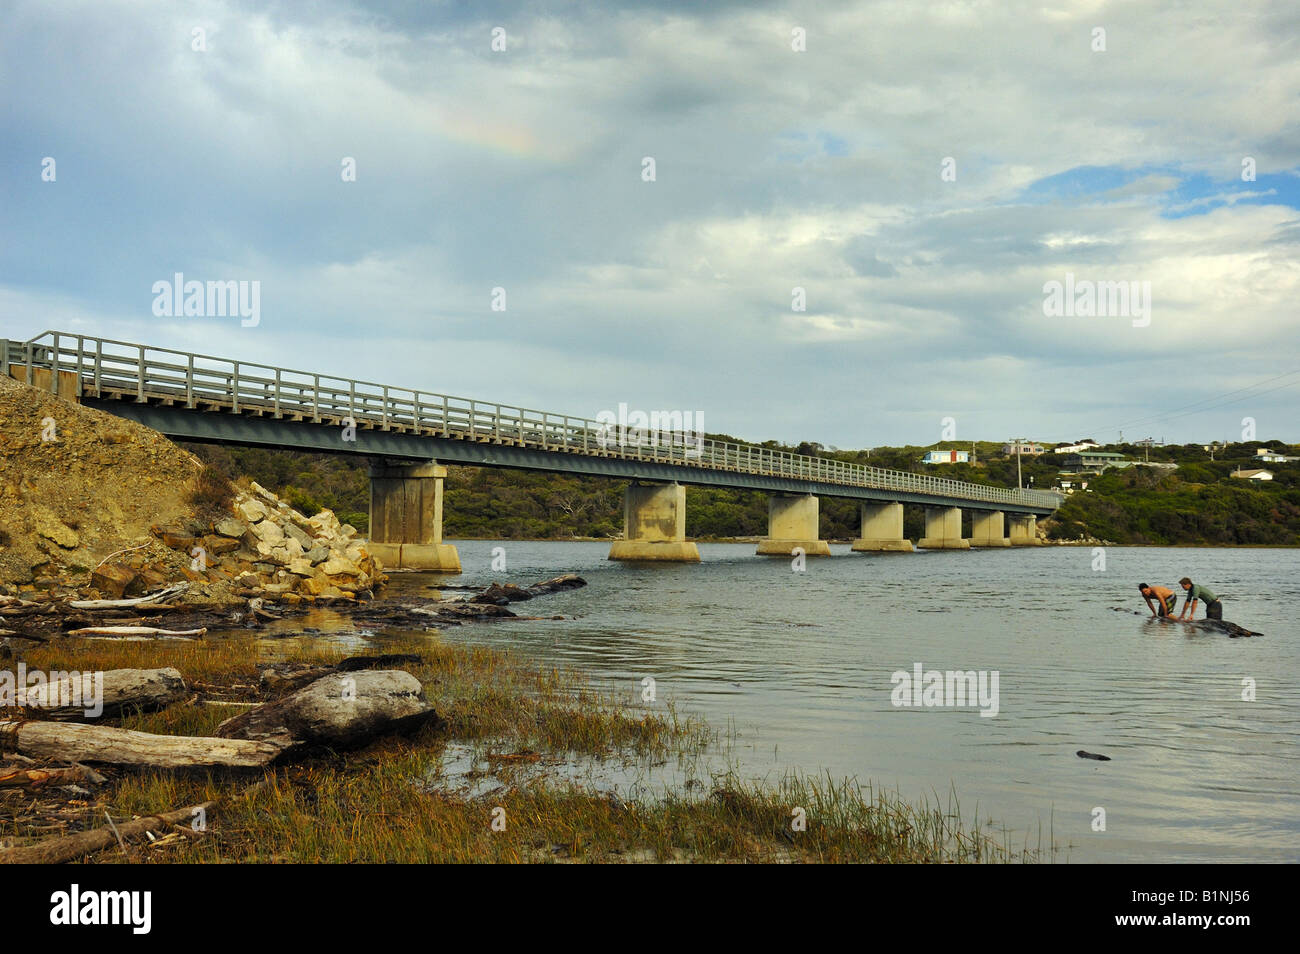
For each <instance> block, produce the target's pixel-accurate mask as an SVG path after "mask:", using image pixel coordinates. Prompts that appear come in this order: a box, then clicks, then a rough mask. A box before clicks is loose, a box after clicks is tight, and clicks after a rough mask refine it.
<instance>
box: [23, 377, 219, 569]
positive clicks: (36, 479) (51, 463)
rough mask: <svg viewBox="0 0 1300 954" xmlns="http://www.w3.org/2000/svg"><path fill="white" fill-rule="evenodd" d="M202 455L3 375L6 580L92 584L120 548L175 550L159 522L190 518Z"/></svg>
mask: <svg viewBox="0 0 1300 954" xmlns="http://www.w3.org/2000/svg"><path fill="white" fill-rule="evenodd" d="M201 469H202V466H201V465H200V463H199V461H198V460H196V459H195V458H194V457H193V456H192V455H190V454H188V453H186V452H185V451H183V450H181V449H180V448H179V447H177V446H176V445H175V444H173V443H172V442H171V441H169V440H167V438H165V437H163V436H162V435H161V434H159V433H157V432H156V431H151V430H149V429H148V428H147V427H143V426H141V425H139V424H135V423H134V422H131V421H127V420H123V419H122V418H118V417H114V416H112V415H111V414H105V413H103V412H102V411H96V410H92V409H90V408H86V407H81V406H79V405H75V404H70V403H68V402H66V401H62V400H59V399H58V398H56V397H54V396H53V395H52V394H49V393H48V392H45V391H41V390H38V389H36V388H31V387H28V386H27V385H26V384H22V383H19V382H17V381H14V380H12V379H10V378H6V377H0V585H3V584H9V585H10V586H11V587H12V586H14V585H16V586H18V587H35V588H38V589H55V588H60V587H63V588H75V589H80V588H83V587H88V586H89V585H90V574H91V571H92V570H93V569H94V568H95V567H96V566H97V565H99V564H100V563H101V561H104V560H106V559H107V558H110V556H111V555H112V554H113V553H114V551H117V550H122V549H124V548H128V547H138V548H139V549H138V550H133V551H131V553H130V554H123V555H122V556H123V557H126V558H128V559H129V558H130V557H135V558H136V562H138V563H139V565H140V566H141V567H143V566H145V565H146V564H147V563H148V562H150V561H152V560H156V559H160V558H161V559H166V557H167V555H168V554H172V551H171V550H169V549H168V548H167V547H166V546H164V545H163V544H162V543H161V542H160V541H157V540H156V539H154V538H153V536H152V535H151V534H150V532H149V529H150V527H151V526H153V525H155V524H158V523H170V522H175V521H179V520H183V519H186V518H188V517H190V516H191V515H192V509H193V508H192V507H191V505H190V503H189V498H190V495H191V494H192V492H193V491H194V489H195V481H196V478H197V476H198V474H199V472H200V470H201Z"/></svg>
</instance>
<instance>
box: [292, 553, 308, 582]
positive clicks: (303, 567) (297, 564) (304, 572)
mask: <svg viewBox="0 0 1300 954" xmlns="http://www.w3.org/2000/svg"><path fill="white" fill-rule="evenodd" d="M289 572H290V573H292V574H294V575H295V576H308V577H309V576H311V574H312V569H311V560H308V559H307V558H306V557H295V558H294V559H292V560H290V561H289Z"/></svg>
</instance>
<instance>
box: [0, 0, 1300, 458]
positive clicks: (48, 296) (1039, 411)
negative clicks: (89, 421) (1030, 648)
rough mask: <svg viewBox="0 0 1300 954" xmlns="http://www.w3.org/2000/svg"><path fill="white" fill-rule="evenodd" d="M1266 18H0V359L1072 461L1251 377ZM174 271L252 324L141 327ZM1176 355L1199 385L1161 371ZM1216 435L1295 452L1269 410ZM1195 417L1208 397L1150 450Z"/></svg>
mask: <svg viewBox="0 0 1300 954" xmlns="http://www.w3.org/2000/svg"><path fill="white" fill-rule="evenodd" d="M1298 20H1300V14H1297V13H1296V12H1295V11H1294V10H1291V9H1290V8H1287V7H1285V6H1281V5H1273V4H1267V3H1262V2H1261V3H1247V4H1245V5H1244V7H1243V6H1242V5H1240V4H1238V5H1231V6H1229V5H1211V6H1210V7H1208V8H1205V9H1203V10H1201V11H1200V12H1198V13H1197V14H1196V15H1195V16H1192V15H1190V14H1189V15H1173V14H1170V13H1169V12H1168V11H1167V10H1166V9H1163V8H1161V7H1159V6H1158V5H1155V4H1126V5H1123V6H1113V5H1109V4H1075V5H1072V6H1067V7H1064V8H1053V9H1052V10H1047V9H1045V8H1042V7H1041V6H1036V5H1033V4H1028V3H1011V4H1008V5H1005V6H1001V7H989V8H983V7H975V6H970V5H960V4H942V5H925V4H906V3H902V2H876V3H851V4H845V5H833V6H830V7H827V8H825V9H822V8H815V7H814V8H808V7H804V6H798V5H789V4H783V3H765V4H761V5H757V6H756V5H751V4H743V3H728V4H707V5H703V6H698V7H697V5H692V4H684V3H683V4H672V5H668V6H665V5H662V4H650V3H625V4H621V5H600V6H597V7H593V6H588V5H581V4H576V3H574V4H558V5H553V6H548V7H546V8H545V9H543V8H536V7H533V6H531V5H523V4H506V3H493V4H489V5H460V4H450V3H435V4H407V3H400V4H395V5H390V4H377V3H353V2H346V0H331V2H328V3H322V4H315V5H310V6H303V5H296V4H284V3H273V4H270V5H267V6H263V5H253V4H246V3H240V2H233V0H232V2H224V0H205V2H200V3H197V4H194V5H192V6H185V7H181V6H178V5H175V4H170V3H163V2H143V3H125V2H94V3H91V2H82V3H71V4H64V5H59V6H55V7H49V6H47V5H44V4H38V3H34V2H18V3H16V4H14V5H13V6H12V12H11V15H10V16H9V20H8V23H7V30H6V31H5V32H4V33H3V34H0V82H3V83H4V86H5V89H6V90H7V91H8V93H9V95H8V96H7V97H6V100H5V103H4V105H3V106H0V135H2V136H3V141H4V142H5V143H6V147H5V150H4V151H3V153H2V154H0V189H2V190H3V192H0V208H3V209H4V213H3V215H0V303H3V304H4V305H5V308H4V311H3V314H4V315H5V318H4V326H5V327H4V328H3V329H0V334H9V335H10V336H11V337H27V336H29V335H31V334H35V333H36V332H38V331H41V330H43V329H44V328H45V327H46V326H50V325H55V324H58V325H61V326H64V327H69V328H71V329H72V330H78V331H84V332H86V333H96V334H103V335H106V336H109V337H115V338H127V339H131V340H143V341H147V342H150V343H157V344H160V345H168V346H173V347H184V348H195V349H197V350H202V351H206V352H209V353H218V354H222V353H228V354H231V355H232V356H235V357H249V358H253V359H256V360H265V361H268V362H269V363H280V364H285V365H291V366H297V367H302V368H307V369H317V368H319V369H320V370H322V371H329V372H332V373H338V374H356V375H358V376H361V377H366V378H369V379H374V380H384V381H391V382H392V383H394V384H399V385H407V386H417V387H422V388H425V389H428V390H433V391H449V392H452V393H458V394H465V395H469V396H473V397H482V398H484V399H486V400H491V401H503V402H511V403H516V404H522V405H525V406H529V407H540V408H544V409H548V410H550V409H554V410H556V411H560V412H568V413H575V414H590V413H594V411H595V410H598V409H600V408H604V407H610V406H616V405H617V403H618V402H619V401H624V400H626V401H628V402H629V403H630V404H632V405H636V406H644V407H652V406H658V407H676V408H683V409H685V408H691V409H699V410H703V411H705V413H706V419H707V420H709V421H710V426H711V427H717V428H719V429H723V430H726V431H728V432H730V433H734V434H738V435H743V436H745V437H748V438H752V439H755V440H761V439H764V438H767V437H781V438H785V439H790V440H805V439H806V440H819V441H822V442H824V443H833V444H836V445H838V446H847V447H852V446H865V445H875V444H882V443H902V442H905V441H918V440H923V439H928V435H931V432H932V431H934V430H935V427H936V424H935V423H934V422H935V420H937V417H941V416H946V415H954V416H958V418H959V420H961V421H963V422H966V423H964V424H963V425H962V432H963V434H969V435H970V436H971V437H988V438H991V439H1000V438H1002V437H1005V436H1006V435H1007V434H1009V433H1011V432H1013V431H1014V432H1018V433H1030V434H1033V435H1034V436H1036V437H1037V438H1039V439H1051V438H1053V437H1063V436H1073V434H1074V433H1075V432H1079V433H1083V432H1085V431H1087V430H1089V428H1092V427H1094V426H1095V425H1098V424H1105V423H1107V421H1108V420H1112V419H1113V420H1123V419H1126V418H1132V417H1135V416H1138V414H1135V413H1132V412H1134V411H1138V412H1141V413H1142V414H1143V415H1149V414H1151V413H1158V412H1160V410H1161V409H1162V408H1164V407H1176V406H1181V405H1184V404H1188V403H1190V402H1191V401H1195V400H1198V399H1202V398H1205V397H1209V396H1211V395H1213V394H1215V393H1219V392H1220V391H1229V390H1232V389H1233V388H1235V387H1241V386H1244V385H1246V384H1249V383H1252V382H1253V381H1255V380H1260V379H1263V378H1266V377H1269V376H1270V374H1274V373H1277V372H1278V370H1286V369H1284V368H1279V365H1278V362H1279V361H1280V360H1282V356H1285V355H1288V354H1290V353H1292V352H1293V351H1294V348H1293V346H1292V343H1291V342H1292V341H1293V339H1294V331H1295V328H1294V318H1293V315H1294V307H1293V303H1294V302H1295V300H1296V299H1297V292H1300V274H1297V266H1296V264H1295V263H1296V262H1297V261H1300V255H1297V251H1300V248H1298V246H1300V214H1298V213H1297V208H1300V180H1298V179H1297V177H1296V171H1297V169H1300V133H1297V129H1296V127H1295V124H1294V123H1292V122H1290V121H1289V117H1290V116H1291V114H1292V113H1293V112H1294V111H1293V109H1291V104H1292V103H1293V101H1294V96H1295V93H1296V91H1297V89H1300V62H1297V61H1296V60H1295V58H1294V56H1293V55H1291V52H1292V51H1290V49H1289V46H1288V44H1287V42H1286V39H1285V38H1286V37H1289V36H1291V35H1294V34H1295V32H1296V28H1297V27H1300V22H1297V21H1298ZM1098 23H1103V24H1104V25H1105V27H1106V30H1107V44H1108V50H1107V52H1105V53H1094V52H1092V50H1091V48H1090V39H1091V30H1092V28H1093V27H1094V26H1096V25H1097V24H1098ZM496 26H501V27H502V28H503V29H505V31H506V36H507V45H506V49H505V50H504V51H502V52H494V51H493V50H492V48H491V44H490V40H491V30H492V29H493V28H494V27H496ZM199 27H201V28H203V29H204V30H205V36H206V41H207V49H206V52H199V51H196V50H194V49H193V48H192V41H193V30H194V29H195V28H199ZM794 27H800V28H803V29H804V30H805V31H806V35H807V50H806V52H795V51H794V50H792V49H791V44H790V39H791V30H792V28H794ZM1191 103H1194V104H1195V108H1194V109H1193V108H1189V105H1188V104H1191ZM45 156H52V157H54V158H56V160H57V164H58V165H57V168H58V177H57V180H56V181H55V182H43V181H42V180H41V178H40V170H41V165H40V163H41V159H42V158H43V157H45ZM1247 156H1249V157H1252V159H1253V160H1254V162H1255V163H1256V164H1257V166H1258V172H1259V175H1258V179H1257V181H1255V182H1243V181H1242V180H1241V178H1240V175H1241V171H1242V168H1243V166H1242V160H1243V157H1247ZM647 157H650V158H653V159H654V161H655V169H656V175H655V179H654V181H645V180H644V179H643V178H642V170H643V160H644V159H645V158H647ZM948 157H951V158H952V159H953V160H954V161H955V167H956V171H957V175H956V179H955V181H946V180H945V179H943V178H941V175H940V172H941V169H942V163H943V161H944V159H945V158H948ZM345 158H352V159H354V160H355V162H356V168H357V178H356V181H355V182H345V181H343V179H342V178H341V175H340V170H341V163H342V162H343V160H344V159H345ZM176 271H183V272H185V273H186V275H187V276H193V277H195V278H200V279H209V278H214V279H215V278H221V279H225V278H233V279H257V280H260V281H261V282H262V312H263V318H262V323H261V325H260V326H259V327H258V328H256V329H234V328H231V327H223V326H220V325H218V324H215V323H212V322H210V321H207V322H196V321H188V322H187V321H184V320H166V321H163V320H159V319H156V318H154V317H153V316H152V314H151V313H150V310H149V306H150V302H151V300H152V295H151V294H150V288H151V286H152V283H153V282H154V281H156V280H159V279H163V278H169V277H170V276H171V274H172V273H173V272H176ZM1066 272H1072V273H1074V274H1076V275H1078V276H1081V277H1090V278H1093V279H1094V280H1131V281H1150V282H1151V285H1152V290H1153V299H1154V305H1153V315H1152V323H1151V326H1150V327H1149V328H1145V329H1138V328H1133V327H1132V326H1131V325H1130V324H1127V323H1125V322H1119V321H1110V322H1102V321H1100V320H1094V321H1088V320H1083V319H1077V320H1063V319H1047V318H1045V316H1044V315H1043V313H1042V286H1043V284H1044V283H1045V282H1047V281H1051V280H1059V279H1061V278H1062V277H1063V275H1064V274H1065V273H1066ZM497 287H501V288H504V289H505V290H506V292H507V295H508V307H507V310H506V311H504V312H496V311H493V310H492V309H491V307H490V300H491V295H492V290H493V289H494V288H497ZM796 287H798V288H802V289H804V291H805V295H806V300H807V304H806V310H805V311H802V312H800V311H795V310H793V309H792V300H793V299H792V290H793V289H795V288H796ZM1206 342H1212V343H1213V347H1212V349H1210V351H1212V352H1213V354H1214V359H1213V360H1214V372H1215V373H1214V374H1212V375H1205V374H1189V373H1188V368H1189V367H1199V366H1200V363H1202V362H1206V361H1208V360H1210V357H1209V356H1210V351H1207V346H1206ZM1233 410H1234V412H1235V411H1236V408H1234V409H1233ZM1220 416H1221V415H1220ZM1254 416H1256V417H1257V418H1258V419H1259V420H1260V422H1261V423H1260V427H1261V431H1262V432H1263V431H1267V432H1268V435H1269V436H1274V435H1276V436H1282V437H1285V438H1287V439H1290V440H1297V439H1300V434H1297V433H1295V431H1294V428H1295V427H1297V426H1298V425H1297V423H1296V422H1297V420H1298V419H1300V418H1298V417H1297V415H1295V413H1294V403H1293V399H1292V398H1291V397H1290V395H1289V394H1288V393H1287V392H1282V393H1279V394H1275V395H1270V396H1269V397H1268V398H1267V399H1263V404H1262V406H1261V409H1259V410H1258V412H1257V413H1256V414H1255V415H1254ZM1270 421H1272V422H1274V424H1273V425H1272V426H1270V425H1269V424H1268V423H1266V422H1270ZM972 427H978V428H980V429H981V430H980V431H979V433H975V432H973V431H972V430H971V428H972ZM1288 428H1289V429H1291V430H1290V431H1289V432H1288ZM1206 429H1209V430H1210V431H1213V432H1214V433H1215V434H1219V433H1220V432H1221V431H1222V429H1223V428H1222V426H1221V421H1220V420H1219V418H1218V417H1216V415H1215V412H1207V413H1206V414H1205V415H1201V416H1189V417H1185V418H1180V419H1178V420H1177V422H1175V423H1171V428H1170V430H1171V433H1170V434H1169V435H1166V436H1169V437H1171V438H1172V437H1180V436H1181V437H1185V438H1187V439H1192V438H1194V437H1198V436H1200V435H1201V433H1202V431H1205V430H1206ZM1098 436H1099V437H1100V436H1102V435H1098Z"/></svg>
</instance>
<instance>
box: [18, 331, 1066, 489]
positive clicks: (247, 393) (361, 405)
mask: <svg viewBox="0 0 1300 954" xmlns="http://www.w3.org/2000/svg"><path fill="white" fill-rule="evenodd" d="M10 365H25V366H26V368H27V369H29V370H28V376H29V380H30V375H31V369H36V368H42V369H48V370H51V371H61V372H65V375H66V376H65V375H60V374H51V375H50V380H51V384H50V389H51V390H52V391H54V392H55V393H58V390H59V388H60V387H67V386H72V387H74V388H75V389H76V395H77V396H82V395H85V394H92V395H94V396H96V397H104V396H110V397H117V398H121V399H128V400H134V401H137V402H148V401H153V402H170V403H174V404H181V405H184V406H186V407H191V408H198V407H205V408H212V409H216V410H227V411H230V412H232V413H237V414H247V413H254V414H271V415H273V416H276V417H289V418H294V419H299V420H309V421H314V422H319V423H330V424H339V423H346V422H347V421H349V420H350V421H352V422H353V423H355V424H356V425H358V426H373V427H378V428H380V429H385V430H392V429H398V430H403V429H411V430H415V431H417V432H420V433H426V434H432V435H435V436H441V437H445V438H450V439H457V440H470V441H481V442H503V443H511V444H516V445H519V446H525V447H534V448H540V449H544V450H552V451H561V452H567V453H576V454H586V455H599V456H604V457H617V458H622V459H628V460H640V461H656V462H663V463H671V464H678V465H682V466H687V467H698V468H703V469H713V470H726V471H733V472H739V473H749V474H763V475H768V476H774V477H786V478H794V479H801V480H808V481H817V482H821V483H828V484H839V485H843V486H852V487H866V488H872V489H880V490H893V491H901V492H910V493H919V494H928V495H933V496H937V497H950V498H954V499H959V500H972V501H982V502H991V503H1009V504H1020V505H1024V506H1032V507H1042V508H1055V507H1057V506H1059V505H1060V501H1061V499H1062V498H1061V495H1059V494H1057V493H1054V492H1050V491H1041V490H1014V489H1011V488H1006V487H990V486H987V485H984V484H974V483H969V482H966V481H959V480H952V479H950V478H946V477H935V476H932V475H930V474H913V473H907V472H904V471H893V470H884V469H882V468H878V467H871V466H868V465H863V464H855V463H849V462H846V461H841V460H835V459H832V458H826V457H812V456H807V455H802V454H792V453H790V452H788V451H781V450H776V449H773V448H769V447H760V446H758V445H754V444H737V443H733V442H728V441H714V440H709V439H706V438H702V437H698V436H697V435H694V434H685V433H681V432H675V433H667V434H665V433H659V434H656V435H654V437H655V439H654V440H649V439H647V435H645V434H635V433H634V434H633V435H631V436H632V438H633V439H632V440H630V441H628V440H623V438H625V437H627V436H628V435H626V434H620V433H618V432H617V429H616V428H611V426H610V425H607V424H603V423H601V422H599V421H594V420H591V419H588V418H579V417H570V416H568V415H563V414H552V413H549V412H546V411H538V410H534V409H532V408H523V407H514V406H511V405H503V404H493V403H490V402H486V401H478V400H474V399H471V398H461V397H454V396H451V395H447V394H437V393H433V392H428V391H417V390H413V389H410V388H399V387H393V386H392V385H386V384H378V383H375V382H371V381H359V380H353V379H350V378H339V377H334V376H332V375H323V374H316V373H313V372H308V371H295V370H291V369H288V368H280V367H276V366H273V365H266V364H260V363H257V362H250V361H233V360H230V359H226V358H217V357H212V356H210V355H200V354H191V353H189V352H184V351H176V350H173V349H170V348H155V347H150V346H148V345H141V344H136V343H133V342H127V341H115V340H112V339H107V338H97V337H91V336H88V335H72V334H67V333H65V332H56V331H49V332H46V333H44V334H42V335H38V336H37V337H35V338H33V339H31V340H30V341H25V342H13V341H8V340H7V339H0V373H6V372H7V371H8V369H9V366H10ZM69 378H70V379H71V383H70V384H69Z"/></svg>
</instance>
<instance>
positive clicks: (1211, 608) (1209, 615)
mask: <svg viewBox="0 0 1300 954" xmlns="http://www.w3.org/2000/svg"><path fill="white" fill-rule="evenodd" d="M1178 585H1179V586H1181V587H1182V588H1183V589H1185V590H1186V591H1187V599H1186V600H1185V601H1184V602H1183V611H1182V612H1181V613H1179V614H1178V618H1179V619H1182V618H1183V617H1184V616H1187V615H1188V613H1187V611H1188V610H1189V609H1190V610H1191V616H1190V618H1191V619H1196V601H1197V600H1200V601H1201V602H1202V603H1204V604H1205V618H1206V619H1223V604H1222V603H1220V602H1219V598H1218V597H1217V596H1215V595H1214V594H1213V593H1211V592H1210V591H1209V590H1208V589H1206V588H1205V587H1203V586H1197V585H1196V584H1195V583H1193V582H1192V581H1191V578H1190V577H1186V576H1185V577H1183V578H1182V579H1181V580H1179V581H1178Z"/></svg>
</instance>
